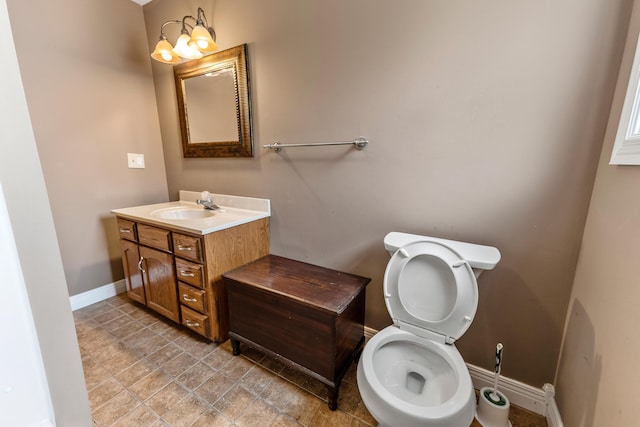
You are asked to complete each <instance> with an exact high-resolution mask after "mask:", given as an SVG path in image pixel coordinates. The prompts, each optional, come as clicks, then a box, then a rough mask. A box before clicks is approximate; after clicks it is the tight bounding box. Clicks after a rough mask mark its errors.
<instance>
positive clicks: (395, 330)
mask: <svg viewBox="0 0 640 427" xmlns="http://www.w3.org/2000/svg"><path fill="white" fill-rule="evenodd" d="M384 245H385V248H386V249H387V251H389V253H390V254H391V259H390V260H389V263H388V264H387V269H386V271H385V274H384V285H383V287H384V299H385V303H386V306H387V310H388V311H389V314H390V315H391V318H392V319H393V325H391V326H388V327H386V328H384V329H383V330H381V331H380V332H378V333H377V334H375V335H374V336H373V337H372V338H371V339H370V340H369V342H368V343H367V344H366V345H365V347H364V349H363V351H362V354H361V356H360V360H359V362H358V371H357V380H358V388H359V390H360V395H361V396H362V401H363V402H364V404H365V406H366V407H367V409H368V410H369V412H370V413H371V415H372V416H373V417H374V418H375V419H376V421H377V422H378V423H379V424H380V425H381V426H389V427H392V426H393V427H404V426H407V427H416V426H435V427H466V426H469V425H470V424H471V422H472V421H473V418H474V414H475V410H476V399H475V393H474V389H473V384H472V382H471V376H470V375H469V371H468V369H467V366H466V364H465V362H464V360H463V359H462V356H461V355H460V353H459V352H458V350H457V349H456V347H455V341H456V340H457V339H458V338H459V337H461V336H462V334H464V332H465V331H466V330H467V329H468V328H469V325H471V322H472V321H473V317H474V315H475V313H476V308H477V306H478V285H477V282H476V279H477V277H478V276H479V275H480V273H481V272H482V271H483V270H491V269H492V268H494V267H495V266H496V264H497V263H498V261H500V252H499V251H498V249H496V248H494V247H491V246H483V245H476V244H472V243H464V242H457V241H453V240H446V239H438V238H434V237H428V236H420V235H416V234H407V233H399V232H392V233H389V234H387V236H386V237H385V239H384Z"/></svg>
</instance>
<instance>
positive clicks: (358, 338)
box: [222, 255, 370, 410]
mask: <svg viewBox="0 0 640 427" xmlns="http://www.w3.org/2000/svg"><path fill="white" fill-rule="evenodd" d="M222 277H223V279H224V282H225V285H226V288H227V296H228V302H229V336H230V338H231V344H232V346H233V352H234V354H235V355H237V354H239V353H240V342H244V343H246V344H248V345H250V346H252V347H254V348H256V349H258V350H260V351H262V352H264V353H265V354H267V355H269V356H271V357H273V358H275V359H277V360H280V361H281V362H282V363H284V364H285V365H287V366H290V367H292V368H295V369H298V370H300V371H302V372H303V373H305V374H307V375H310V376H312V377H314V378H315V379H317V380H319V381H321V382H322V383H323V384H325V385H326V387H327V391H328V405H329V408H330V409H332V410H335V409H336V407H337V399H338V389H339V387H340V382H341V381H342V377H343V376H344V374H345V372H346V371H347V369H348V368H349V365H350V363H351V361H352V360H354V359H356V358H357V357H358V356H359V354H360V352H361V350H362V344H363V343H364V308H365V290H366V286H367V284H368V283H369V281H370V279H368V278H366V277H361V276H356V275H353V274H348V273H343V272H340V271H336V270H330V269H327V268H323V267H319V266H315V265H311V264H307V263H303V262H299V261H294V260H291V259H287V258H283V257H279V256H275V255H267V256H265V257H263V258H260V259H258V260H256V261H253V262H251V263H249V264H247V265H245V266H242V267H239V268H237V269H235V270H232V271H229V272H227V273H225V274H223V276H222Z"/></svg>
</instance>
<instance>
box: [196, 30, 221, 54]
mask: <svg viewBox="0 0 640 427" xmlns="http://www.w3.org/2000/svg"><path fill="white" fill-rule="evenodd" d="M191 42H195V44H196V45H197V46H198V49H199V50H200V52H203V53H211V52H215V51H216V50H217V49H218V45H216V42H215V41H213V39H212V38H211V34H209V31H208V30H207V29H206V28H205V27H203V26H202V25H196V27H195V28H194V29H193V31H192V32H191Z"/></svg>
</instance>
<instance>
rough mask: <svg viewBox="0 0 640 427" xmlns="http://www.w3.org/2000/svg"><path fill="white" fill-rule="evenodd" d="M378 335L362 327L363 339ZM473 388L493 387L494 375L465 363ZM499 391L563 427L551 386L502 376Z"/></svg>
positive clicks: (514, 402)
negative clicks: (536, 385)
mask: <svg viewBox="0 0 640 427" xmlns="http://www.w3.org/2000/svg"><path fill="white" fill-rule="evenodd" d="M376 333H378V331H377V330H375V329H373V328H369V327H368V326H365V327H364V336H365V339H367V340H368V339H369V338H371V337H372V336H374V335H375V334H376ZM467 368H468V369H469V374H470V375H471V380H472V381H473V386H474V388H476V389H478V390H480V389H481V388H482V387H493V380H494V373H493V371H489V370H487V369H484V368H480V367H478V366H474V365H471V364H468V363H467ZM498 388H499V390H500V391H501V392H502V393H504V395H505V396H506V397H507V398H508V399H509V401H510V402H511V403H512V404H514V405H517V406H519V407H521V408H524V409H527V410H529V411H531V412H533V413H536V414H538V415H542V416H543V417H545V418H546V419H547V424H548V425H549V427H564V424H563V423H562V419H561V418H560V412H559V411H558V406H557V405H556V400H555V389H554V387H553V385H551V384H545V385H544V386H543V388H537V387H533V386H530V385H528V384H525V383H522V382H520V381H516V380H513V379H511V378H507V377H504V376H501V377H500V382H499V386H498Z"/></svg>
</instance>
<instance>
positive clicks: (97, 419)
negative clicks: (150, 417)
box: [92, 390, 140, 427]
mask: <svg viewBox="0 0 640 427" xmlns="http://www.w3.org/2000/svg"><path fill="white" fill-rule="evenodd" d="M138 405H140V401H139V400H138V399H137V398H136V396H135V395H134V394H133V393H131V392H129V391H128V390H122V391H121V392H120V393H118V394H117V395H116V396H115V397H114V398H113V399H111V400H110V401H108V402H107V403H105V404H104V405H102V406H101V407H100V408H98V409H97V410H96V411H94V412H93V413H92V415H93V421H94V423H95V424H96V425H97V426H98V427H107V426H110V425H111V424H113V423H114V422H116V421H117V420H119V419H120V418H122V417H123V416H125V415H127V414H128V413H129V412H131V411H132V410H134V409H135V408H136V407H137V406H138Z"/></svg>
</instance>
